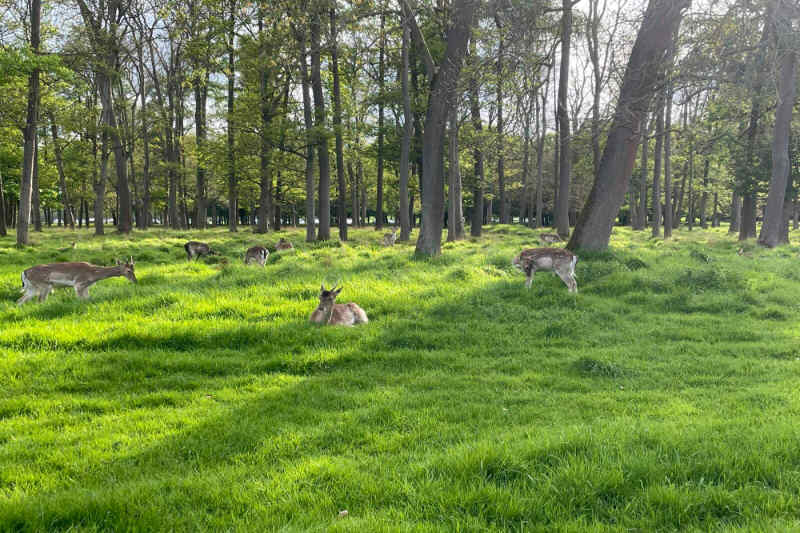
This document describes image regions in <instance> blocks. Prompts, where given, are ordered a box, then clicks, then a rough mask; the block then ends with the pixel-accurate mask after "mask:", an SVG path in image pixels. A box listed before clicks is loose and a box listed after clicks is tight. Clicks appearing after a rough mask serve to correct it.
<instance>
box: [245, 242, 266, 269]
mask: <svg viewBox="0 0 800 533" xmlns="http://www.w3.org/2000/svg"><path fill="white" fill-rule="evenodd" d="M267 257H269V250H267V249H266V248H264V247H263V246H253V247H251V248H248V249H247V252H246V253H245V254H244V264H245V265H249V264H251V263H258V264H259V265H261V266H262V267H263V266H264V265H265V264H266V263H267Z"/></svg>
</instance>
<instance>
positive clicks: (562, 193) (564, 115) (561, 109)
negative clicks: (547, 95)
mask: <svg viewBox="0 0 800 533" xmlns="http://www.w3.org/2000/svg"><path fill="white" fill-rule="evenodd" d="M572 3H573V1H572V0H562V12H561V72H560V73H559V77H558V129H559V135H560V141H561V142H560V146H559V150H560V151H561V154H560V157H561V159H560V163H559V166H558V169H559V171H558V205H557V206H556V213H555V216H556V230H557V231H558V234H559V235H560V236H561V237H562V238H565V239H566V238H567V237H569V183H570V178H571V176H570V174H571V172H572V152H571V148H570V134H569V113H568V111H567V88H568V84H569V54H570V41H571V38H572Z"/></svg>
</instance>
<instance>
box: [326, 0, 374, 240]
mask: <svg viewBox="0 0 800 533" xmlns="http://www.w3.org/2000/svg"><path fill="white" fill-rule="evenodd" d="M333 6H334V7H332V8H331V70H332V71H333V129H334V133H335V135H336V177H337V179H338V183H339V194H338V195H337V198H336V218H337V219H338V222H339V240H340V241H346V240H347V182H346V181H345V178H344V141H343V139H342V95H341V88H340V87H339V50H338V48H339V45H338V43H337V38H338V37H337V29H336V7H335V6H336V4H335V3H334V4H333ZM383 17H384V15H381V18H382V19H383ZM381 50H383V48H381ZM381 57H383V55H381ZM381 67H383V62H381ZM380 184H381V185H383V181H382V180H381V182H380ZM378 195H379V197H382V196H383V191H381V190H380V189H379V193H378Z"/></svg>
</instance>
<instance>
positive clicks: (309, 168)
mask: <svg viewBox="0 0 800 533" xmlns="http://www.w3.org/2000/svg"><path fill="white" fill-rule="evenodd" d="M297 41H298V45H299V50H300V55H299V60H300V81H301V83H302V86H303V88H302V92H303V123H304V125H305V140H306V172H305V177H306V204H305V211H306V242H314V241H316V240H317V227H316V216H315V214H314V203H315V202H314V147H315V145H314V138H313V137H312V133H311V132H312V131H313V130H314V120H313V118H312V115H313V113H312V105H311V80H310V78H309V75H308V61H307V55H308V54H307V50H306V35H305V32H303V31H301V32H299V33H298V35H297Z"/></svg>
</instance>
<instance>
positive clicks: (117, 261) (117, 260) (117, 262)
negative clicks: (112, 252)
mask: <svg viewBox="0 0 800 533" xmlns="http://www.w3.org/2000/svg"><path fill="white" fill-rule="evenodd" d="M114 262H115V263H116V264H117V266H119V265H121V264H122V261H120V260H119V259H117V258H116V257H115V258H114Z"/></svg>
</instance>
